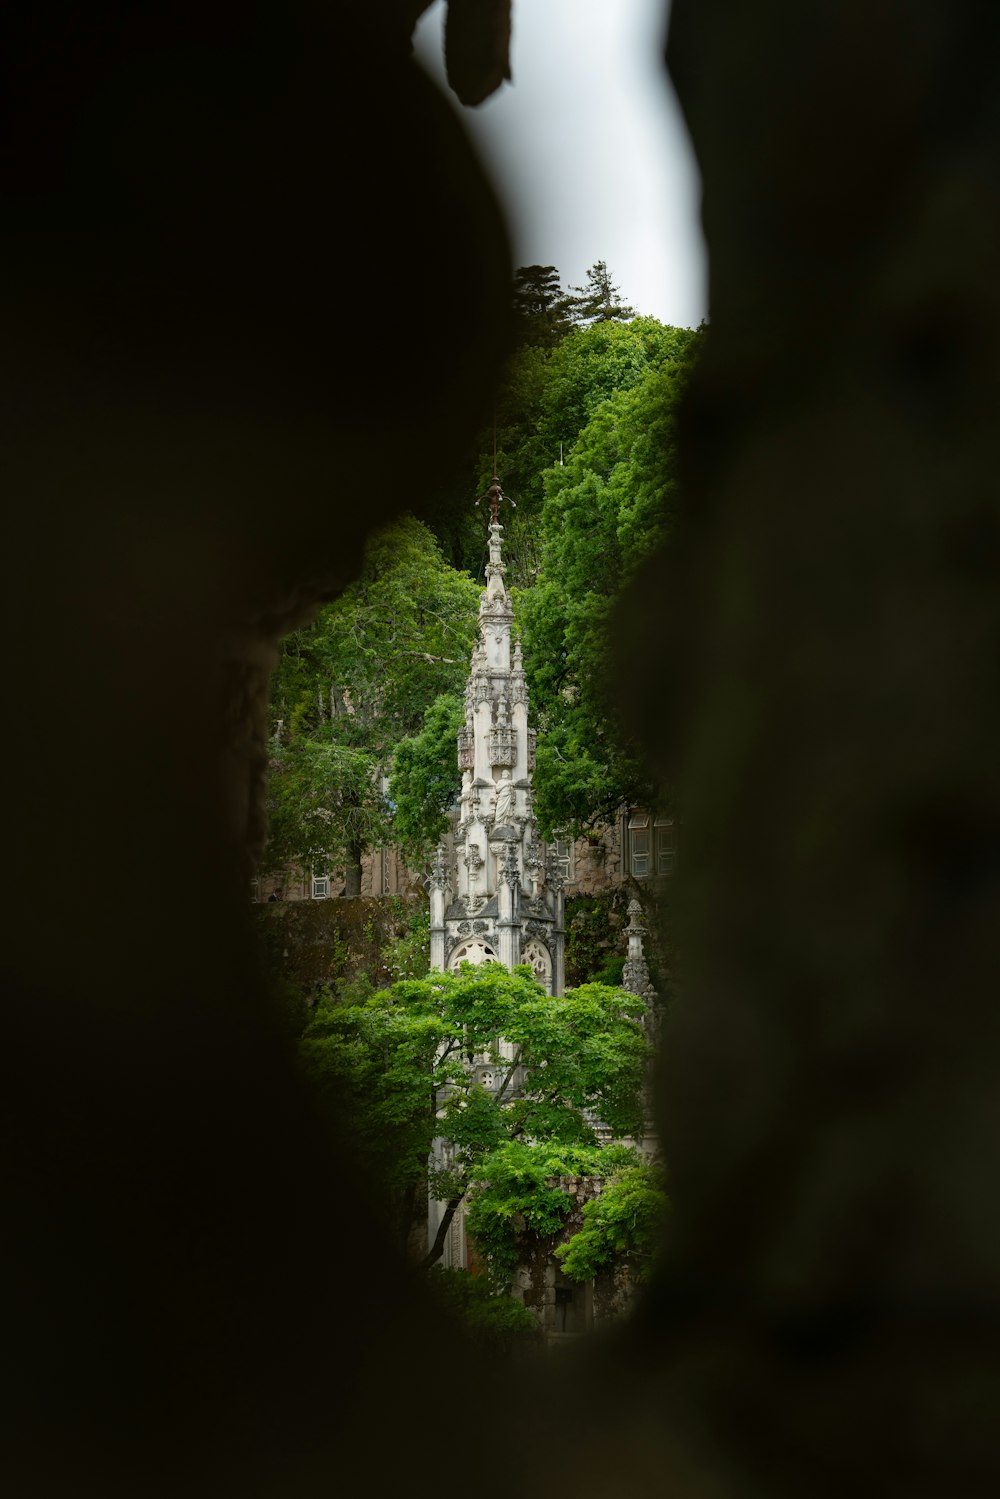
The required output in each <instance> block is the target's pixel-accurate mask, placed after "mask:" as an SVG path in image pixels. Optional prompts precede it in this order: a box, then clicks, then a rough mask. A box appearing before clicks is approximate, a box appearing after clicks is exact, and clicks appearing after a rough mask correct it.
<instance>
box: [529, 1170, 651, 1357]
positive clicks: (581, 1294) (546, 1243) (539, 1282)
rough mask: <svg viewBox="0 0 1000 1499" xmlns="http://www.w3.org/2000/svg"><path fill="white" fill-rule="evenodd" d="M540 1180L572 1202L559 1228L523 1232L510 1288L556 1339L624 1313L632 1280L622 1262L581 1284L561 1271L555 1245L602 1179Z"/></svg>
mask: <svg viewBox="0 0 1000 1499" xmlns="http://www.w3.org/2000/svg"><path fill="white" fill-rule="evenodd" d="M545 1184H546V1186H548V1187H559V1188H560V1190H561V1191H563V1192H565V1193H566V1194H567V1196H568V1197H570V1198H572V1200H573V1207H572V1209H571V1211H570V1213H569V1215H568V1217H567V1219H566V1223H565V1225H564V1227H563V1228H562V1229H561V1230H560V1231H559V1233H557V1234H553V1235H550V1236H549V1237H547V1238H540V1237H539V1236H538V1235H536V1234H525V1235H524V1238H523V1241H522V1250H521V1254H520V1257H519V1261H518V1266H517V1270H516V1271H515V1274H514V1283H513V1293H514V1295H515V1296H516V1297H517V1298H518V1300H520V1301H522V1302H523V1303H524V1305H525V1306H526V1307H528V1308H529V1309H530V1310H531V1311H532V1312H534V1313H535V1315H536V1316H537V1318H538V1320H539V1322H540V1323H541V1326H542V1331H543V1333H544V1335H545V1339H546V1341H547V1342H548V1343H549V1344H558V1343H561V1342H564V1341H568V1340H570V1339H572V1338H576V1337H579V1336H581V1335H582V1334H583V1333H587V1332H591V1331H592V1330H593V1329H594V1328H595V1327H596V1326H598V1325H599V1324H600V1323H602V1322H603V1323H607V1322H614V1321H619V1320H620V1319H621V1318H622V1317H624V1316H626V1315H627V1314H628V1311H629V1308H630V1306H631V1304H632V1301H633V1299H634V1296H635V1281H634V1279H633V1277H632V1275H631V1272H630V1271H629V1268H628V1267H627V1266H618V1267H616V1268H615V1269H613V1270H607V1271H604V1272H602V1273H601V1274H600V1275H598V1276H595V1278H594V1279H593V1280H592V1281H588V1282H585V1283H584V1282H581V1281H574V1280H571V1279H570V1278H569V1276H568V1275H566V1274H565V1273H564V1272H563V1270H562V1268H561V1266H560V1263H559V1260H558V1259H557V1258H556V1250H557V1249H558V1248H559V1246H560V1245H561V1244H566V1243H568V1241H569V1240H570V1239H571V1238H572V1237H573V1235H574V1234H576V1233H578V1232H579V1231H580V1229H581V1228H582V1227H583V1210H584V1208H585V1207H586V1205H587V1203H588V1202H593V1201H594V1199H595V1198H597V1197H599V1196H600V1194H601V1192H602V1190H603V1188H604V1182H603V1180H602V1179H601V1178H600V1177H595V1176H558V1177H557V1176H553V1177H549V1178H548V1179H547V1180H546V1183H545Z"/></svg>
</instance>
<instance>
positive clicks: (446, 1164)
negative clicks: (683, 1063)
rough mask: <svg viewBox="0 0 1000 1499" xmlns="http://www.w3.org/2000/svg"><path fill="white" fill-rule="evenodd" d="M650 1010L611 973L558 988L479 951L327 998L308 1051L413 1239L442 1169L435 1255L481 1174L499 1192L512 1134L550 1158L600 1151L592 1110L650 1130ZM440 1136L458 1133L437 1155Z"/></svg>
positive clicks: (403, 1233)
mask: <svg viewBox="0 0 1000 1499" xmlns="http://www.w3.org/2000/svg"><path fill="white" fill-rule="evenodd" d="M641 1011H642V1006H641V1003H640V1001H638V1000H637V999H635V998H634V997H633V996H631V995H628V994H625V993H623V992H622V991H621V990H620V989H611V988H608V987H607V986H605V985H601V984H585V985H582V986H581V987H580V988H578V989H576V990H572V991H570V992H569V993H567V994H566V995H565V996H564V997H562V998H553V997H552V996H550V995H547V994H546V993H545V992H544V990H543V989H542V988H541V986H540V985H539V984H538V983H537V982H536V980H535V978H534V977H533V975H532V974H531V971H530V969H528V968H527V967H522V968H518V969H516V970H515V972H514V973H508V972H507V970H506V969H504V968H502V967H501V966H500V965H499V964H496V963H488V964H484V965H483V966H482V967H479V968H470V967H468V966H467V965H466V966H465V967H464V968H463V971H462V972H461V973H460V974H456V973H434V974H430V975H429V976H428V977H427V978H424V979H411V980H405V981H402V982H400V983H396V984H394V985H392V987H391V988H389V989H385V990H381V991H380V992H379V993H377V994H375V995H373V996H372V997H371V998H370V999H368V1000H366V1001H365V1002H363V1003H360V1004H350V1003H328V1004H324V1005H321V1006H320V1007H319V1008H318V1009H317V1011H316V1013H315V1015H314V1017H313V1019H312V1021H311V1023H310V1025H309V1026H308V1028H307V1030H306V1032H305V1036H304V1039H303V1043H302V1046H303V1055H304V1058H305V1062H306V1066H307V1069H308V1072H309V1075H310V1077H311V1078H312V1080H313V1083H314V1084H315V1086H316V1089H317V1092H318V1096H319V1097H320V1098H321V1099H323V1100H325V1102H326V1105H327V1107H328V1108H329V1109H330V1111H331V1113H333V1114H334V1115H335V1116H336V1117H337V1119H338V1120H340V1121H341V1124H340V1125H339V1126H338V1127H347V1128H349V1129H350V1131H351V1134H352V1136H353V1140H354V1143H355V1146H356V1149H357V1151H358V1153H359V1155H360V1157H361V1159H362V1161H363V1162H364V1165H365V1168H366V1170H367V1173H368V1175H369V1178H370V1180H371V1181H372V1182H373V1183H374V1184H375V1187H376V1193H377V1195H378V1196H379V1197H380V1199H381V1200H382V1201H383V1203H384V1204H385V1209H386V1214H387V1217H388V1218H389V1219H390V1221H391V1225H392V1229H393V1232H394V1234H395V1236H396V1238H397V1241H398V1242H399V1243H400V1244H403V1245H405V1243H406V1241H407V1238H408V1236H409V1233H410V1229H411V1226H412V1223H413V1221H414V1218H415V1216H417V1215H418V1214H419V1213H420V1211H421V1207H422V1202H423V1196H422V1194H423V1191H424V1187H425V1183H426V1182H427V1180H428V1177H429V1178H430V1182H431V1187H432V1191H433V1194H434V1196H435V1197H437V1198H438V1199H439V1200H441V1201H442V1202H446V1203H447V1205H448V1207H447V1212H446V1214H445V1220H444V1223H443V1227H442V1230H441V1231H440V1232H439V1234H438V1239H437V1242H436V1243H435V1244H433V1245H432V1246H431V1247H430V1250H429V1253H428V1258H427V1264H428V1265H429V1264H432V1263H434V1262H435V1261H436V1260H438V1259H439V1258H440V1256H441V1253H442V1249H443V1245H444V1240H445V1235H446V1231H447V1226H448V1224H449V1223H450V1222H451V1219H452V1217H453V1215H454V1213H455V1211H456V1210H457V1208H458V1207H459V1206H460V1204H461V1203H462V1201H463V1200H464V1199H465V1197H466V1194H467V1193H468V1192H469V1190H470V1188H472V1187H473V1186H474V1184H475V1183H477V1182H478V1183H484V1182H490V1183H491V1193H492V1195H491V1196H489V1198H488V1201H489V1202H490V1203H493V1204H494V1205H495V1204H496V1201H497V1193H498V1191H499V1190H500V1187H499V1185H498V1183H499V1177H497V1178H496V1182H494V1177H495V1173H496V1172H497V1171H499V1170H500V1169H501V1166H502V1165H503V1163H504V1162H507V1161H508V1160H509V1159H510V1158H509V1157H508V1156H506V1155H504V1152H505V1151H508V1150H509V1149H510V1148H511V1147H512V1146H514V1145H517V1147H518V1150H519V1151H520V1152H521V1155H519V1156H518V1159H522V1157H524V1156H525V1153H527V1157H531V1155H532V1152H536V1151H541V1152H542V1153H543V1154H542V1155H539V1156H538V1162H539V1167H538V1169H539V1170H541V1169H542V1168H543V1167H544V1166H545V1162H546V1161H547V1159H548V1157H547V1156H545V1155H544V1152H546V1151H547V1152H549V1153H550V1154H551V1152H553V1151H555V1152H556V1153H559V1152H562V1153H563V1154H564V1155H565V1159H567V1160H568V1159H570V1158H571V1157H572V1158H573V1159H577V1158H579V1159H580V1160H582V1159H583V1156H582V1155H581V1156H573V1152H574V1151H576V1152H581V1151H582V1152H584V1153H586V1152H588V1151H589V1152H590V1154H588V1155H587V1159H588V1160H590V1159H591V1157H592V1155H593V1152H594V1150H595V1148H596V1137H595V1134H594V1130H593V1127H592V1125H591V1123H590V1122H589V1118H588V1115H590V1114H591V1113H593V1114H595V1115H597V1116H598V1117H600V1118H601V1120H602V1121H603V1122H604V1124H605V1125H607V1126H608V1127H609V1128H610V1129H612V1130H613V1131H614V1132H615V1133H616V1134H618V1135H622V1136H626V1135H635V1134H637V1133H638V1132H639V1131H640V1130H641V1127H642V1100H641V1091H640V1090H641V1084H642V1078H643V1071H644V1068H645V1065H646V1062H647V1059H648V1045H647V1042H646V1039H645V1035H644V1033H643V1029H642V1026H641V1024H640V1023H639V1016H640V1014H641ZM501 1037H502V1038H503V1043H501V1040H500V1038H501ZM504 1043H505V1044H504ZM473 1059H475V1065H472V1062H473ZM435 1140H443V1141H444V1142H445V1151H444V1154H443V1155H440V1154H439V1156H438V1158H437V1159H436V1160H435V1159H433V1158H432V1156H433V1146H434V1141H435ZM566 1152H569V1154H568V1155H566V1154H565V1153H566ZM504 1169H506V1168H504ZM546 1169H547V1168H546ZM517 1190H518V1191H520V1190H521V1188H518V1189H517ZM483 1211H484V1212H485V1211H486V1209H483ZM513 1211H514V1209H513V1208H511V1212H513ZM484 1221H485V1220H484ZM491 1242H492V1241H491ZM487 1248H489V1245H488V1246H487ZM500 1268H501V1269H502V1268H503V1267H502V1266H501V1267H500Z"/></svg>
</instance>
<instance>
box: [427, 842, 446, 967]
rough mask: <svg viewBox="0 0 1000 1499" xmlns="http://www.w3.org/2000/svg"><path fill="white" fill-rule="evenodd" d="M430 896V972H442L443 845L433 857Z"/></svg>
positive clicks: (444, 955) (444, 877)
mask: <svg viewBox="0 0 1000 1499" xmlns="http://www.w3.org/2000/svg"><path fill="white" fill-rule="evenodd" d="M430 896H431V970H432V972H435V973H443V972H444V964H445V957H446V953H445V941H446V930H445V924H444V913H445V911H446V910H447V906H448V873H447V870H446V869H445V863H444V844H443V843H439V844H438V846H437V852H436V853H435V855H434V864H433V867H432V869H431V878H430Z"/></svg>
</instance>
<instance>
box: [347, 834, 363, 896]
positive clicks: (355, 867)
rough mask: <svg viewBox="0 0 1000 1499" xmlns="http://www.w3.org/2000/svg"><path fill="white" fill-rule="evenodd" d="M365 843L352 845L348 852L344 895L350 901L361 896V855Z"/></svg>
mask: <svg viewBox="0 0 1000 1499" xmlns="http://www.w3.org/2000/svg"><path fill="white" fill-rule="evenodd" d="M364 851H365V848H364V844H363V843H352V844H351V846H350V848H349V849H348V850H347V866H346V868H345V870H344V895H345V896H346V897H347V899H348V900H350V899H352V898H353V897H354V896H357V895H360V894H361V855H362V854H363V853H364Z"/></svg>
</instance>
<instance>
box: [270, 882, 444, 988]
mask: <svg viewBox="0 0 1000 1499" xmlns="http://www.w3.org/2000/svg"><path fill="white" fill-rule="evenodd" d="M423 904H424V902H423V900H422V898H421V897H420V896H408V897H405V898H404V897H402V896H380V897H377V898H375V899H368V898H364V897H359V898H357V899H354V900H298V901H294V900H284V901H275V902H273V903H268V902H264V903H263V904H262V905H258V906H254V908H253V917H254V925H255V927H256V930H257V935H258V940H259V943H260V948H261V954H262V958H263V961H264V965H265V967H266V968H267V970H268V972H269V973H271V974H272V975H273V976H274V977H276V978H280V979H284V980H290V981H291V982H292V983H293V984H295V985H296V986H298V987H299V988H301V989H302V990H303V991H304V992H305V993H306V994H307V995H308V994H311V993H315V991H317V990H318V989H319V988H320V987H321V986H323V985H326V984H337V983H340V982H343V981H345V980H350V979H354V978H357V977H358V976H359V974H361V973H364V974H367V976H368V977H369V978H370V979H371V981H372V982H373V983H375V984H382V983H385V984H389V983H392V982H393V979H394V975H393V974H391V973H390V972H389V970H388V969H387V968H385V967H384V966H383V961H382V960H383V957H384V953H385V947H386V944H387V943H388V942H390V941H392V939H393V938H396V937H402V936H403V935H404V934H405V933H406V931H407V930H408V926H409V922H410V920H411V918H412V916H413V915H414V913H415V912H417V911H419V910H420V909H421V908H422V907H423Z"/></svg>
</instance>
